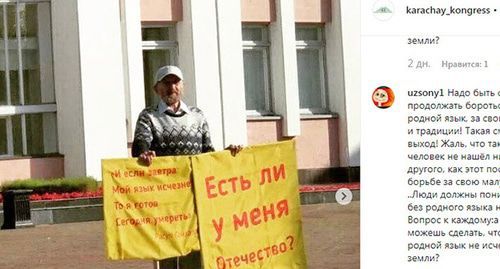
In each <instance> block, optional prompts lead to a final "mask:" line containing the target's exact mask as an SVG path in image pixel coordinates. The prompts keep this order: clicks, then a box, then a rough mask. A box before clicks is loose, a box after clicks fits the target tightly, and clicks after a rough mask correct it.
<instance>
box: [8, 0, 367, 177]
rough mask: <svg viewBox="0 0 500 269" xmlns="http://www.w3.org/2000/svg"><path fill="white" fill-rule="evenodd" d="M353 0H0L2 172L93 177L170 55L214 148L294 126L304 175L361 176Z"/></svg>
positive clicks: (286, 134)
mask: <svg viewBox="0 0 500 269" xmlns="http://www.w3.org/2000/svg"><path fill="white" fill-rule="evenodd" d="M357 2H359V1H349V0H241V1H234V0H140V1H137V0H119V1H118V0H104V1H103V0H23V1H16V0H0V183H1V182H2V181H6V180H11V179H17V178H48V177H61V176H67V177H72V176H83V175H88V176H93V177H95V178H97V179H100V178H101V169H100V166H101V159H105V158H124V157H127V156H129V147H130V143H131V141H132V138H133V131H134V128H135V120H136V119H137V116H138V114H139V112H140V111H141V110H142V109H143V108H144V107H145V106H148V105H152V104H154V103H155V102H156V101H157V99H156V98H157V97H155V95H154V93H153V90H152V84H153V76H154V72H155V71H156V69H157V68H158V67H159V66H162V65H165V64H174V65H178V66H179V67H181V69H182V70H183V72H184V76H185V78H184V84H185V88H186V94H185V98H184V99H185V102H186V103H187V104H189V105H196V106H198V107H199V108H201V109H202V110H203V111H204V114H205V115H206V116H207V119H208V123H209V126H210V130H211V136H212V138H213V143H214V146H215V147H216V149H219V150H220V149H223V148H224V147H225V146H227V145H229V144H243V145H253V144H260V143H268V142H274V141H280V140H284V139H291V138H295V139H296V141H297V158H298V164H299V169H300V170H299V171H300V175H301V181H303V182H317V181H321V180H325V179H332V178H335V177H342V178H345V179H347V180H354V181H356V180H359V173H357V172H356V171H358V172H359V165H360V96H359V95H360V79H359V73H360V72H359V70H360V66H359V65H360V55H359V54H360V50H359V39H360V37H359V6H358V5H359V3H357ZM353 171H354V172H353ZM356 174H358V175H357V176H356Z"/></svg>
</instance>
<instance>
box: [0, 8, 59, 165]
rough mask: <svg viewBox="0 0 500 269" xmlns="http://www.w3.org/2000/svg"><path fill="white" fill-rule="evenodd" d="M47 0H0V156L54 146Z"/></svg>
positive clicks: (51, 150)
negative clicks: (0, 0) (21, 0)
mask: <svg viewBox="0 0 500 269" xmlns="http://www.w3.org/2000/svg"><path fill="white" fill-rule="evenodd" d="M50 25H51V22H50V1H48V0H31V1H23V2H20V1H14V0H7V1H2V2H1V3H0V156H14V155H41V154H47V153H55V152H57V120H56V104H55V92H54V77H53V70H52V43H51V26H50Z"/></svg>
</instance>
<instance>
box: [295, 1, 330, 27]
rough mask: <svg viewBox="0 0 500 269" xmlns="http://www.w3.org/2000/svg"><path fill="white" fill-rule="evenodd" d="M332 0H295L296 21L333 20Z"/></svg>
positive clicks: (325, 21)
mask: <svg viewBox="0 0 500 269" xmlns="http://www.w3.org/2000/svg"><path fill="white" fill-rule="evenodd" d="M331 5H332V2H331V0H295V21H296V22H299V23H327V22H330V21H331V20H332V6H331Z"/></svg>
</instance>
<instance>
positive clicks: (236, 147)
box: [226, 144, 243, 156]
mask: <svg viewBox="0 0 500 269" xmlns="http://www.w3.org/2000/svg"><path fill="white" fill-rule="evenodd" d="M226 149H228V150H229V151H230V152H231V155H233V156H236V154H238V152H240V151H241V150H242V149H243V146H242V145H232V144H231V145H229V146H228V147H227V148H226Z"/></svg>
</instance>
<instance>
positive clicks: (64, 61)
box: [52, 0, 86, 176]
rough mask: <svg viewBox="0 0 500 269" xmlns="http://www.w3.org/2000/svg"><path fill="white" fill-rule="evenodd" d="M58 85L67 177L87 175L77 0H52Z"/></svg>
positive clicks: (61, 146) (59, 127)
mask: <svg viewBox="0 0 500 269" xmlns="http://www.w3.org/2000/svg"><path fill="white" fill-rule="evenodd" d="M52 40H53V52H54V87H55V92H56V103H57V134H58V141H59V152H60V153H61V154H64V173H65V175H66V176H82V175H85V171H86V165H85V143H84V129H83V103H82V90H81V79H80V50H79V38H78V16H77V0H53V1H52Z"/></svg>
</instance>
